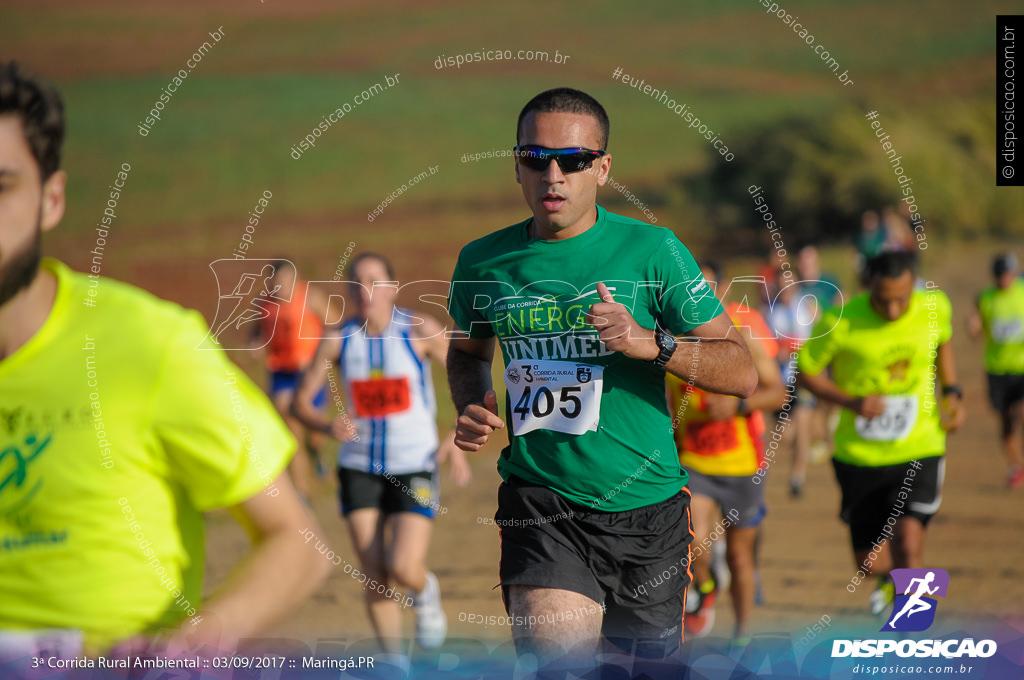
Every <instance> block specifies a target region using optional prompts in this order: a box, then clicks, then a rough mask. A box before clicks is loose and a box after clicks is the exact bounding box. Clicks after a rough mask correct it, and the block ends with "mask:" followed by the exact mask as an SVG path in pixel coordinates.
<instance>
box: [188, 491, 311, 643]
mask: <svg viewBox="0 0 1024 680" xmlns="http://www.w3.org/2000/svg"><path fill="white" fill-rule="evenodd" d="M274 485H275V486H276V487H277V488H278V489H279V491H280V493H279V494H278V495H277V496H274V497H271V496H268V495H267V494H265V493H263V492H262V491H260V492H258V493H256V494H255V495H254V496H252V497H250V498H249V499H247V500H245V501H243V502H242V503H241V504H239V505H237V506H235V507H234V508H232V509H231V513H232V515H234V516H235V518H236V519H237V520H238V522H239V524H241V525H242V527H243V528H244V529H246V530H247V531H248V532H249V535H250V537H251V538H252V541H253V548H252V550H251V551H250V552H249V554H248V555H247V556H246V557H245V558H244V559H243V560H242V562H241V563H239V564H238V565H237V566H236V568H235V569H234V571H233V572H232V573H231V575H230V576H229V577H228V578H227V579H226V580H225V581H224V583H222V584H221V585H220V586H219V587H218V588H217V590H216V592H215V593H214V595H213V596H212V597H211V598H210V599H209V600H208V601H207V602H206V603H204V605H203V607H202V608H201V609H200V611H199V614H198V616H197V617H195V619H196V620H197V621H198V623H197V624H196V625H195V626H193V625H192V622H191V620H186V621H185V622H184V623H183V624H182V626H181V628H179V631H180V632H179V635H183V636H185V637H186V638H187V640H188V643H189V646H196V645H202V644H210V645H212V646H215V647H218V648H220V649H225V650H234V649H235V647H236V645H237V642H238V640H239V639H240V638H246V637H252V636H255V635H258V634H260V633H263V632H265V631H267V630H268V629H269V628H270V626H271V625H272V624H273V623H274V622H276V621H277V620H279V619H280V618H281V617H283V616H284V615H285V614H287V613H288V612H289V611H290V610H291V609H293V608H294V607H295V606H296V605H298V604H299V603H300V602H301V601H302V600H303V599H305V598H306V597H307V596H308V595H309V594H310V593H312V592H313V590H315V589H316V588H317V587H318V586H319V585H320V584H321V583H322V582H323V581H324V580H325V579H326V578H327V574H328V572H329V571H330V566H331V565H330V563H329V562H328V561H327V559H326V558H325V557H324V556H323V555H321V554H320V553H319V552H318V551H316V550H314V549H313V548H312V547H311V546H307V545H306V544H305V540H304V539H303V533H306V532H309V531H312V532H313V533H314V534H315V535H317V536H322V535H323V531H322V530H321V529H320V527H319V526H318V525H317V523H316V520H315V519H313V517H312V516H311V515H310V513H309V512H308V511H307V510H306V508H305V507H304V506H303V505H302V501H301V500H299V495H298V493H297V492H296V491H295V487H293V486H292V483H291V481H290V480H289V479H288V475H286V474H282V475H281V476H280V477H278V478H277V479H276V480H274Z"/></svg>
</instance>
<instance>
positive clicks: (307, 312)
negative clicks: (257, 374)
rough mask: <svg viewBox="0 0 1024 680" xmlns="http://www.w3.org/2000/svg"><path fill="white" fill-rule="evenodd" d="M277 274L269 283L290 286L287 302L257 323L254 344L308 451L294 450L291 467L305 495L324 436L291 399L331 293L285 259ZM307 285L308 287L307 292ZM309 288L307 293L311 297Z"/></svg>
mask: <svg viewBox="0 0 1024 680" xmlns="http://www.w3.org/2000/svg"><path fill="white" fill-rule="evenodd" d="M273 267H274V275H273V277H272V278H271V279H270V281H269V282H268V283H269V285H270V287H271V288H273V287H276V286H280V290H284V291H289V290H290V291H292V295H291V300H290V301H289V302H284V303H279V306H278V313H277V315H276V316H275V315H270V316H267V317H264V318H263V319H261V320H260V322H259V323H258V324H253V326H254V332H253V340H252V346H253V347H254V348H263V347H265V348H266V367H267V374H268V378H269V381H268V388H267V391H268V393H269V394H270V398H271V400H272V401H273V402H274V406H275V407H276V408H277V411H278V413H279V414H281V417H282V418H284V420H285V422H286V423H287V424H288V427H289V429H291V431H292V434H293V435H294V436H295V439H296V440H297V441H299V442H303V443H304V444H305V446H304V448H305V449H306V452H307V453H306V455H303V454H302V453H301V452H300V451H298V450H296V452H295V455H294V456H293V457H292V460H291V462H290V463H289V464H288V472H289V474H290V475H291V478H292V482H293V483H294V484H295V488H296V489H298V490H299V492H300V493H301V494H302V495H303V496H305V497H308V496H309V491H310V472H311V471H310V462H311V459H312V461H315V462H316V464H317V472H318V473H320V472H321V467H320V459H319V454H318V452H319V450H320V445H321V444H322V443H323V441H324V435H323V434H321V433H319V432H314V431H307V430H306V428H305V427H304V426H303V425H302V423H301V422H300V421H299V420H298V419H297V418H296V417H295V416H293V415H292V412H291V408H292V400H293V399H294V398H295V389H296V387H297V386H298V383H299V378H300V377H301V375H302V372H303V371H305V370H306V368H307V367H308V366H309V365H310V363H311V362H312V361H313V357H314V355H315V354H316V348H317V346H318V345H319V344H320V336H322V335H323V328H324V324H323V319H325V318H326V317H327V306H328V298H327V296H326V295H324V294H323V293H322V292H321V291H320V290H318V289H316V288H313V287H308V286H307V282H306V281H304V280H302V279H300V278H298V277H297V276H296V271H295V267H294V266H293V265H292V263H291V262H289V261H288V260H286V259H283V258H282V259H279V260H278V261H276V262H275V263H274V265H273ZM307 288H308V291H307ZM307 292H308V297H307ZM326 399H327V388H326V387H324V388H323V389H321V390H320V392H318V393H317V395H316V401H315V404H316V406H317V407H318V408H320V407H322V406H323V405H324V404H325V403H326Z"/></svg>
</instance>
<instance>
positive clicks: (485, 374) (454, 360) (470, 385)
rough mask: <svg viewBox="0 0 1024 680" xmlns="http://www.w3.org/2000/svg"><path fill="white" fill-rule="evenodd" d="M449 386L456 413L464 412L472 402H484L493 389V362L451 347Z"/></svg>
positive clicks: (449, 352) (449, 354)
mask: <svg viewBox="0 0 1024 680" xmlns="http://www.w3.org/2000/svg"><path fill="white" fill-rule="evenodd" d="M448 386H449V388H450V389H451V393H452V402H453V403H454V404H455V412H456V413H462V412H463V411H464V410H465V409H466V407H467V406H469V405H470V404H475V403H481V402H483V400H484V395H485V394H487V391H488V390H489V389H491V362H489V361H485V360H484V359H481V358H479V357H476V356H473V355H471V354H466V353H465V352H462V351H460V350H458V349H456V348H455V347H454V346H452V347H449V349H448Z"/></svg>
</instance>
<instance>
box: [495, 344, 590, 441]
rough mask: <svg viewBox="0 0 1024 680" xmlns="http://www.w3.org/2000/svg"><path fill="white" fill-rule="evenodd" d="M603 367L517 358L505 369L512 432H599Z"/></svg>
mask: <svg viewBox="0 0 1024 680" xmlns="http://www.w3.org/2000/svg"><path fill="white" fill-rule="evenodd" d="M603 383H604V367H603V366H592V365H590V364H578V363H576V362H573V361H536V360H530V359H526V360H523V359H516V360H514V361H510V362H509V364H508V367H507V368H506V369H505V387H506V388H508V395H509V400H510V401H509V403H510V404H511V406H512V432H513V434H517V435H521V434H526V433H527V432H532V431H533V430H552V431H554V432H565V433H566V434H583V433H584V432H588V431H590V432H596V431H597V423H598V421H599V420H600V418H601V387H602V385H603Z"/></svg>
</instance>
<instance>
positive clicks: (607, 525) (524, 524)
mask: <svg viewBox="0 0 1024 680" xmlns="http://www.w3.org/2000/svg"><path fill="white" fill-rule="evenodd" d="M494 521H495V523H496V524H497V525H498V526H499V527H500V529H501V564H500V567H499V572H500V576H501V585H502V594H503V598H504V601H505V607H506V610H508V607H509V600H508V592H507V588H508V586H511V585H524V586H537V587H542V588H559V589H562V590H569V591H572V592H575V593H580V594H581V595H585V596H586V597H589V598H590V599H592V600H594V601H595V602H597V603H598V604H601V605H604V607H605V612H604V615H603V616H604V619H603V624H602V633H603V635H604V636H605V637H606V638H608V639H609V640H611V641H613V642H615V643H616V644H618V645H619V646H621V647H623V648H633V649H635V650H636V653H637V654H638V655H643V656H666V655H668V654H671V653H672V652H673V651H675V649H676V648H677V647H678V646H679V643H680V642H681V641H682V622H683V612H684V611H685V608H686V588H687V586H688V585H689V584H690V579H691V573H690V568H689V566H690V542H691V541H692V540H693V529H692V526H691V523H690V491H689V489H687V488H685V487H684V488H683V489H682V490H681V491H680V492H679V493H677V494H676V495H675V496H673V497H671V498H669V499H668V500H665V501H662V502H660V503H655V504H653V505H648V506H644V507H641V508H636V509H634V510H626V511H623V512H603V511H600V510H595V509H593V508H589V507H587V506H583V505H578V504H576V503H572V502H570V501H569V500H567V499H566V498H565V497H563V496H561V495H560V494H558V493H556V492H554V491H552V490H551V489H549V488H547V487H545V486H540V485H537V484H531V483H529V482H526V481H524V480H522V479H519V478H516V477H511V478H510V479H509V481H508V482H506V483H504V484H502V485H501V487H500V488H499V489H498V511H497V513H495V515H494ZM509 614H510V615H513V612H511V611H509ZM580 614H581V613H580V612H574V613H569V612H552V613H551V616H552V617H554V618H555V619H556V620H561V619H562V618H566V617H571V616H579V615H580ZM559 615H562V616H561V618H560V617H559ZM583 615H584V616H586V615H588V614H586V612H584V613H583ZM598 615H600V613H598ZM634 645H636V646H635V647H634ZM641 650H643V651H641Z"/></svg>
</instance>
